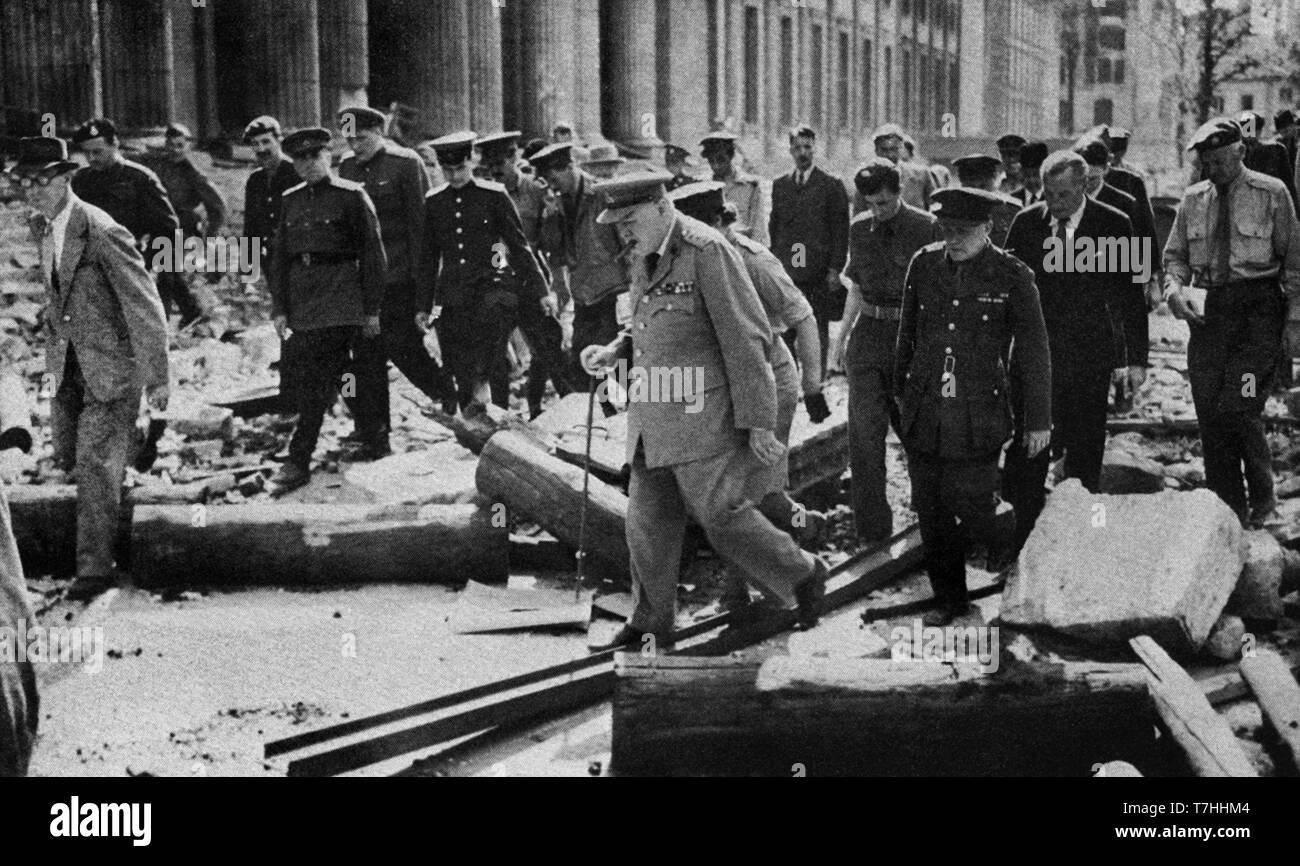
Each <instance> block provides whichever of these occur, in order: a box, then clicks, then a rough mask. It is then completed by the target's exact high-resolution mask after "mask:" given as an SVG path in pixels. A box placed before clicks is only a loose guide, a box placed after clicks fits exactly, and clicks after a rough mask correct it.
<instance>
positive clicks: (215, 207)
mask: <svg viewBox="0 0 1300 866" xmlns="http://www.w3.org/2000/svg"><path fill="white" fill-rule="evenodd" d="M149 167H150V168H152V169H153V170H154V172H155V173H156V174H157V175H158V180H159V181H161V182H162V185H163V189H164V190H166V191H167V198H168V199H169V200H170V201H171V203H172V207H173V208H174V209H175V210H176V217H177V219H179V220H180V224H181V230H182V231H184V232H185V233H186V235H187V236H189V235H194V234H197V233H198V230H199V223H200V222H201V220H200V219H199V214H198V209H199V207H200V206H202V207H203V210H204V214H205V217H206V222H207V225H206V226H205V230H206V232H207V234H210V235H212V234H216V233H217V232H218V231H219V230H220V229H221V227H222V226H223V225H225V223H226V200H225V199H224V198H222V197H221V193H220V192H218V191H217V188H216V187H214V186H213V185H212V181H210V180H208V178H207V176H206V175H204V174H203V172H201V171H199V170H198V168H197V167H196V166H195V165H194V163H193V162H191V161H190V158H189V157H188V156H186V157H182V158H181V159H179V160H173V159H166V158H161V157H155V158H153V159H151V160H150V161H149Z"/></svg>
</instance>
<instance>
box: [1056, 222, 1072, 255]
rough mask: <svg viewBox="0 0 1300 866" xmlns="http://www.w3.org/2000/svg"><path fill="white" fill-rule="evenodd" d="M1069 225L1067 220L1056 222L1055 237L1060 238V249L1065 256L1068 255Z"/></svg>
mask: <svg viewBox="0 0 1300 866" xmlns="http://www.w3.org/2000/svg"><path fill="white" fill-rule="evenodd" d="M1069 224H1070V221H1069V220H1057V221H1056V236H1057V237H1058V238H1060V241H1061V248H1062V249H1063V250H1065V254H1066V255H1069V254H1070V235H1069V231H1068V228H1067V227H1068V226H1069Z"/></svg>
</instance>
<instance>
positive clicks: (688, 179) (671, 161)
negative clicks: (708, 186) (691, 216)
mask: <svg viewBox="0 0 1300 866" xmlns="http://www.w3.org/2000/svg"><path fill="white" fill-rule="evenodd" d="M698 165H699V163H698V162H697V161H696V159H695V157H693V156H691V152H690V151H689V150H687V149H686V148H684V147H680V146H678V145H676V144H665V145H664V167H665V168H667V169H668V172H669V173H670V174H671V175H672V176H673V179H672V180H670V181H668V183H666V184H664V186H666V187H667V188H668V191H669V192H672V191H673V190H675V189H681V188H682V187H684V186H686V185H687V184H692V183H695V182H696V178H694V177H692V176H691V171H690V170H691V169H692V168H695V167H697V166H698Z"/></svg>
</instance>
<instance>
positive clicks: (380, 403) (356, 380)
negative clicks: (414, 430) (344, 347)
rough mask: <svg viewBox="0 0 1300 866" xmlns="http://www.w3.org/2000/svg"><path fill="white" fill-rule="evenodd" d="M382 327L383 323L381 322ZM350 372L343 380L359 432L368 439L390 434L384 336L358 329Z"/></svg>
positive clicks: (386, 358) (349, 409)
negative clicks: (365, 333) (372, 335)
mask: <svg viewBox="0 0 1300 866" xmlns="http://www.w3.org/2000/svg"><path fill="white" fill-rule="evenodd" d="M381 328H382V325H381ZM348 354H349V357H350V358H351V361H350V363H349V365H348V369H347V374H349V375H350V376H351V377H352V378H351V379H350V380H345V381H344V383H343V401H344V402H345V403H347V406H348V411H349V412H351V413H352V421H353V423H354V424H355V425H356V435H357V436H358V437H360V438H361V439H364V440H366V441H367V442H371V441H375V440H378V439H382V438H384V437H386V436H387V435H388V428H389V426H390V422H389V411H390V410H389V398H388V352H387V347H386V346H385V345H384V338H383V336H382V335H381V336H378V337H367V336H365V335H364V334H362V333H361V330H360V329H357V333H356V335H355V336H354V337H353V339H352V342H351V345H350V348H349V352H348Z"/></svg>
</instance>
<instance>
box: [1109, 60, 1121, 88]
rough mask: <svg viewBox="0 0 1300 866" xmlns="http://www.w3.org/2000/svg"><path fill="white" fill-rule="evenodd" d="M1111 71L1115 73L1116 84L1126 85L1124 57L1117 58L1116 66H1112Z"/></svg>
mask: <svg viewBox="0 0 1300 866" xmlns="http://www.w3.org/2000/svg"><path fill="white" fill-rule="evenodd" d="M1111 71H1112V73H1113V77H1114V79H1115V83H1116V84H1123V83H1124V58H1123V57H1116V58H1115V61H1114V64H1113V65H1112V66H1111Z"/></svg>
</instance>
